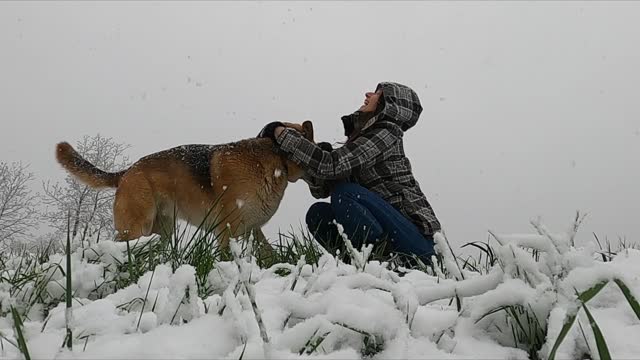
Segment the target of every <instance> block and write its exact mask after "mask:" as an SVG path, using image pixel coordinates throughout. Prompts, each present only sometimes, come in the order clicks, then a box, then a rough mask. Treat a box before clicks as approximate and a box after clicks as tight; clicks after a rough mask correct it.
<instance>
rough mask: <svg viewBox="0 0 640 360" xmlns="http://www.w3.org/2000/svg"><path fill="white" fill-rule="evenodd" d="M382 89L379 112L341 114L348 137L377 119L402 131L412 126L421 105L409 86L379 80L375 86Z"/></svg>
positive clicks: (416, 120)
mask: <svg viewBox="0 0 640 360" xmlns="http://www.w3.org/2000/svg"><path fill="white" fill-rule="evenodd" d="M378 89H382V99H381V104H384V107H383V108H382V110H381V111H380V112H378V110H377V109H376V114H375V116H373V117H372V115H371V114H366V113H363V112H361V111H356V112H354V113H352V114H349V115H344V116H342V118H341V119H342V123H343V125H344V134H345V136H347V137H349V136H351V134H353V133H354V132H356V133H358V132H360V131H361V130H364V129H365V128H368V127H369V126H371V125H372V124H373V123H375V122H377V121H387V122H390V123H393V124H395V125H397V126H398V127H400V129H401V130H402V131H407V130H409V129H410V128H412V127H413V126H414V125H415V124H416V123H417V122H418V118H419V117H420V113H421V112H422V105H420V99H418V95H417V94H416V93H415V91H413V90H412V89H411V88H409V87H407V86H405V85H402V84H398V83H393V82H381V83H379V84H378V86H376V91H377V90H378Z"/></svg>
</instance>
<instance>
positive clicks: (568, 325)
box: [549, 313, 577, 360]
mask: <svg viewBox="0 0 640 360" xmlns="http://www.w3.org/2000/svg"><path fill="white" fill-rule="evenodd" d="M576 315H577V313H576V314H574V315H569V316H567V317H565V319H564V325H562V329H561V330H560V333H559V334H558V337H557V338H556V342H555V343H554V344H553V348H552V349H551V352H550V353H549V360H555V358H556V351H558V348H559V347H560V344H562V341H563V340H564V338H565V337H567V334H568V333H569V330H571V326H573V323H574V322H575V321H576Z"/></svg>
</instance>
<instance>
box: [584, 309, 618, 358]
mask: <svg viewBox="0 0 640 360" xmlns="http://www.w3.org/2000/svg"><path fill="white" fill-rule="evenodd" d="M582 308H583V309H584V312H585V313H586V314H587V317H588V318H589V325H591V329H592V330H593V335H594V336H595V338H596V345H597V347H598V355H600V360H611V354H610V353H609V348H608V347H607V342H606V341H605V340H604V336H603V335H602V331H600V327H599V326H598V324H597V323H596V320H595V319H594V318H593V316H591V312H590V311H589V309H587V304H584V303H583V304H582Z"/></svg>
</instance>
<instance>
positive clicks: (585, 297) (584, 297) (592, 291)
mask: <svg viewBox="0 0 640 360" xmlns="http://www.w3.org/2000/svg"><path fill="white" fill-rule="evenodd" d="M608 283H609V281H603V282H601V283H598V284H596V285H595V286H593V287H591V288H589V289H587V290H585V291H583V292H582V293H581V294H580V295H578V301H580V302H582V303H586V302H587V301H589V300H591V299H593V297H594V296H596V295H598V293H599V292H600V290H602V289H603V288H604V287H605V286H606V285H607V284H608Z"/></svg>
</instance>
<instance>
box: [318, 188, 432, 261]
mask: <svg viewBox="0 0 640 360" xmlns="http://www.w3.org/2000/svg"><path fill="white" fill-rule="evenodd" d="M334 220H335V221H336V222H337V223H338V224H341V225H342V226H343V227H344V232H345V234H346V235H347V236H348V237H349V240H351V242H352V243H353V245H354V247H356V248H357V249H359V248H360V247H361V246H362V244H363V243H375V242H377V241H379V240H385V241H387V245H391V249H392V250H393V251H394V252H397V253H400V254H405V255H417V256H418V258H420V260H422V261H423V262H424V263H425V264H429V263H430V262H431V255H434V253H435V252H434V250H433V236H429V237H425V235H423V234H422V233H420V231H419V230H418V227H416V226H415V225H414V224H413V223H412V222H411V221H409V219H407V218H406V217H405V216H404V215H402V214H401V213H400V212H399V211H398V210H397V209H396V208H394V207H393V206H391V204H389V203H388V202H386V201H385V200H384V199H382V198H381V197H380V196H379V195H377V194H375V193H373V192H371V191H369V190H367V189H365V188H364V187H362V186H360V185H358V184H354V183H340V184H338V185H337V186H336V188H335V189H334V191H333V193H332V194H331V203H326V202H317V203H315V204H313V205H311V207H310V208H309V210H308V211H307V216H306V222H307V226H308V227H309V230H310V231H311V233H312V234H313V235H314V237H315V238H316V240H318V242H320V243H321V244H322V245H323V246H325V247H327V246H330V245H332V244H336V242H338V243H339V242H342V239H341V238H340V235H339V233H338V229H337V227H336V226H335V225H334V224H333V221H334Z"/></svg>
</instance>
